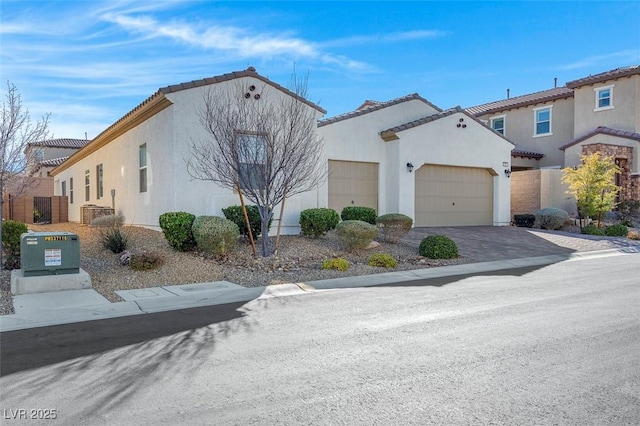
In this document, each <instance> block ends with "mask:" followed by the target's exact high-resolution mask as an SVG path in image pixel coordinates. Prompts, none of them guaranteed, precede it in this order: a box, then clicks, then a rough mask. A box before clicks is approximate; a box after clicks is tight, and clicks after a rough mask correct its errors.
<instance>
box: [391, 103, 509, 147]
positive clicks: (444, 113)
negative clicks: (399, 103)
mask: <svg viewBox="0 0 640 426" xmlns="http://www.w3.org/2000/svg"><path fill="white" fill-rule="evenodd" d="M456 113H462V114H464V115H466V116H467V117H469V118H470V119H472V120H473V121H475V122H477V123H478V124H480V125H481V126H483V127H484V128H486V129H487V130H489V131H491V132H493V133H495V134H496V135H498V136H500V137H501V138H502V139H504V140H506V141H507V142H509V143H511V144H513V142H511V141H510V140H509V139H507V138H506V137H504V135H503V134H502V133H498V132H496V131H495V130H493V129H492V128H490V127H489V126H487V125H486V124H485V123H483V122H482V121H480V120H478V119H477V118H476V117H474V116H473V115H471V114H469V113H468V112H467V111H465V110H464V109H462V108H460V107H459V106H457V107H453V108H450V109H448V110H446V111H442V112H439V113H437V114H432V115H428V116H426V117H423V118H419V119H418V120H414V121H410V122H409V123H404V124H401V125H399V126H396V127H392V128H390V129H387V130H383V131H382V132H380V137H381V138H382V139H383V140H385V141H391V140H394V139H398V136H397V135H396V133H398V132H402V131H404V130H408V129H412V128H414V127H418V126H421V125H423V124H427V123H430V122H432V121H436V120H439V119H441V118H444V117H448V116H450V115H453V114H456Z"/></svg>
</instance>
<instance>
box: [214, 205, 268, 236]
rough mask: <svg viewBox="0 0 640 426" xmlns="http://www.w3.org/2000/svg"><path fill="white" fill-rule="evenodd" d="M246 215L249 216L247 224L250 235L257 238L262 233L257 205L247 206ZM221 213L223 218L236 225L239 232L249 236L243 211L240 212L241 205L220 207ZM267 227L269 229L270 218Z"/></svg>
mask: <svg viewBox="0 0 640 426" xmlns="http://www.w3.org/2000/svg"><path fill="white" fill-rule="evenodd" d="M245 208H246V209H247V217H248V218H249V225H250V226H251V235H252V236H253V238H257V237H259V236H260V234H261V233H262V219H261V218H260V210H258V206H247V205H245ZM222 214H223V215H224V217H225V218H227V219H229V220H230V221H231V222H233V223H235V224H236V225H238V229H240V233H241V234H242V235H243V236H245V237H246V238H249V231H248V230H247V223H246V222H245V220H244V213H242V206H229V207H227V208H226V209H222ZM267 229H271V220H269V225H268V227H267Z"/></svg>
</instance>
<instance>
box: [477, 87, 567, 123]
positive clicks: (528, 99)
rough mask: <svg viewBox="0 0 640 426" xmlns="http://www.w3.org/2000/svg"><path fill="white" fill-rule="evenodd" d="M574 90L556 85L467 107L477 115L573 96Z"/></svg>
mask: <svg viewBox="0 0 640 426" xmlns="http://www.w3.org/2000/svg"><path fill="white" fill-rule="evenodd" d="M572 97H573V90H572V89H569V88H567V87H556V88H553V89H548V90H543V91H541V92H535V93H529V94H528V95H522V96H516V97H513V98H509V99H503V100H500V101H494V102H489V103H486V104H482V105H477V106H473V107H469V108H466V110H467V112H468V113H469V114H471V115H474V116H476V117H478V116H480V115H484V114H490V113H494V112H499V111H506V110H509V109H513V108H520V107H524V106H528V105H534V104H539V103H543V102H548V101H553V100H556V99H562V98H572Z"/></svg>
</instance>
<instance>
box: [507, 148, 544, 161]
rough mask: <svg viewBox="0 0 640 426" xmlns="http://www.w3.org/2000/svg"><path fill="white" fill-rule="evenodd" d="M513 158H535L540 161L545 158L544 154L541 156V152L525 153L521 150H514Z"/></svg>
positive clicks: (512, 152)
mask: <svg viewBox="0 0 640 426" xmlns="http://www.w3.org/2000/svg"><path fill="white" fill-rule="evenodd" d="M511 156H512V157H524V158H535V159H539V158H542V157H544V154H540V153H539V152H533V151H523V150H520V149H514V150H512V151H511Z"/></svg>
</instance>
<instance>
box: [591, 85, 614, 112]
mask: <svg viewBox="0 0 640 426" xmlns="http://www.w3.org/2000/svg"><path fill="white" fill-rule="evenodd" d="M613 86H614V85H613V84H612V85H611V86H605V87H596V88H595V89H593V91H594V92H595V93H596V107H595V109H594V111H602V110H607V109H612V108H613Z"/></svg>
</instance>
